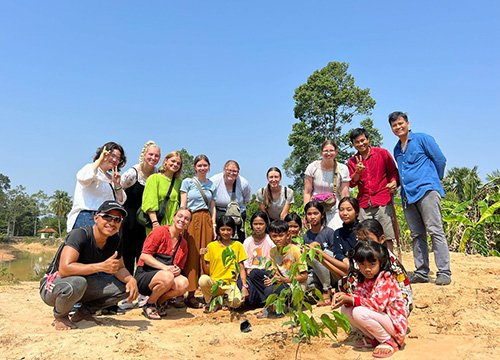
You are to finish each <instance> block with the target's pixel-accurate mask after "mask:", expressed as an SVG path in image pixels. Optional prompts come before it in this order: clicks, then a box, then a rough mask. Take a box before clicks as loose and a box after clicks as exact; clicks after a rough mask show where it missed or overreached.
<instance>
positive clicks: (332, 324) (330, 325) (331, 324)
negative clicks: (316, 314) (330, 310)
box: [320, 314, 338, 338]
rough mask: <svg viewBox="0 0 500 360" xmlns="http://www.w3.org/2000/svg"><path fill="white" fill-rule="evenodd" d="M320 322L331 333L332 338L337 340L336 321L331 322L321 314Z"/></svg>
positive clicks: (331, 320) (328, 317)
mask: <svg viewBox="0 0 500 360" xmlns="http://www.w3.org/2000/svg"><path fill="white" fill-rule="evenodd" d="M320 319H321V322H322V323H323V324H324V325H325V326H326V328H327V329H328V330H330V332H331V333H332V335H333V337H335V338H337V333H338V331H337V330H338V325H337V321H336V320H333V319H332V318H330V316H328V314H322V315H321V316H320Z"/></svg>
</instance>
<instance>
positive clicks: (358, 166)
mask: <svg viewBox="0 0 500 360" xmlns="http://www.w3.org/2000/svg"><path fill="white" fill-rule="evenodd" d="M365 169H366V167H365V165H364V164H363V157H362V156H361V155H358V156H356V172H357V173H358V174H361V173H362V172H363V171H364V170H365Z"/></svg>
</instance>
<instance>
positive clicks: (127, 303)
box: [118, 300, 135, 311]
mask: <svg viewBox="0 0 500 360" xmlns="http://www.w3.org/2000/svg"><path fill="white" fill-rule="evenodd" d="M134 307H135V304H134V303H133V302H130V301H128V300H123V301H122V302H121V303H120V304H118V308H119V309H120V310H124V311H125V310H130V309H133V308H134Z"/></svg>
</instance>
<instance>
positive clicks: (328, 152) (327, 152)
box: [323, 150, 337, 154]
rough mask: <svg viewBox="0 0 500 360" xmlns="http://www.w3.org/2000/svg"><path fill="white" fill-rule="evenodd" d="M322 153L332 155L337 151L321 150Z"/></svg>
mask: <svg viewBox="0 0 500 360" xmlns="http://www.w3.org/2000/svg"><path fill="white" fill-rule="evenodd" d="M323 152H324V153H325V154H333V153H335V152H337V150H323Z"/></svg>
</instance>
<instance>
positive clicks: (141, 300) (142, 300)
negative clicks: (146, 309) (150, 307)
mask: <svg viewBox="0 0 500 360" xmlns="http://www.w3.org/2000/svg"><path fill="white" fill-rule="evenodd" d="M148 300H149V296H146V295H141V294H139V297H138V298H137V306H138V307H140V308H141V307H143V306H144V305H146V303H147V302H148Z"/></svg>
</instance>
